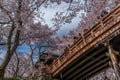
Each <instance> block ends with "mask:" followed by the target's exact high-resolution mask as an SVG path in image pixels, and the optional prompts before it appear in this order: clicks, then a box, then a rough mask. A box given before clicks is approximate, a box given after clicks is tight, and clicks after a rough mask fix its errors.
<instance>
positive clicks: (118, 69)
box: [108, 43, 120, 80]
mask: <svg viewBox="0 0 120 80" xmlns="http://www.w3.org/2000/svg"><path fill="white" fill-rule="evenodd" d="M108 52H109V55H110V59H111V62H112V65H113V69H114V71H115V74H116V78H117V80H120V67H119V61H118V59H117V57H116V55H115V54H116V53H115V52H116V51H115V50H114V49H113V47H112V45H110V44H109V43H108Z"/></svg>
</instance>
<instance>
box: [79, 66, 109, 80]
mask: <svg viewBox="0 0 120 80" xmlns="http://www.w3.org/2000/svg"><path fill="white" fill-rule="evenodd" d="M107 65H109V64H104V65H101V66H100V67H98V68H96V69H94V71H92V72H90V73H88V74H87V75H85V76H83V77H82V78H80V80H84V79H85V78H87V77H88V76H90V75H91V74H93V73H95V72H97V71H98V70H100V69H102V68H104V67H106V66H107Z"/></svg>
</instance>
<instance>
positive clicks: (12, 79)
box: [0, 78, 20, 80]
mask: <svg viewBox="0 0 120 80" xmlns="http://www.w3.org/2000/svg"><path fill="white" fill-rule="evenodd" d="M0 80H20V79H18V78H4V79H0Z"/></svg>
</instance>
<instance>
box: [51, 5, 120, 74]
mask: <svg viewBox="0 0 120 80" xmlns="http://www.w3.org/2000/svg"><path fill="white" fill-rule="evenodd" d="M118 22H120V5H119V6H117V7H116V8H115V9H114V10H113V11H112V12H111V13H109V14H107V15H106V16H105V17H104V18H103V19H102V20H101V21H100V22H98V23H97V24H96V25H95V26H93V27H91V28H90V29H89V30H88V31H87V32H86V33H85V34H84V36H83V37H80V38H79V39H78V41H76V42H75V43H74V44H73V45H71V46H70V48H69V49H67V50H66V51H65V53H64V54H63V55H62V56H60V57H59V58H58V59H57V60H56V61H54V62H53V63H52V65H51V66H50V70H51V73H52V74H53V75H55V74H57V73H58V72H59V71H60V70H62V69H63V68H64V67H66V66H67V65H68V64H69V63H70V62H72V61H73V60H74V59H76V58H77V57H78V56H80V55H81V54H82V53H84V52H85V51H87V50H88V49H89V48H90V47H92V46H94V45H95V44H97V43H98V42H99V41H101V40H103V39H104V38H105V37H107V36H108V35H110V34H111V33H112V32H114V31H115V30H117V29H120V25H118V26H117V25H116V23H118ZM114 25H116V27H114ZM83 38H84V40H85V43H86V44H84V40H83ZM78 51H79V52H78Z"/></svg>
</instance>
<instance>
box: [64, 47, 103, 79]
mask: <svg viewBox="0 0 120 80" xmlns="http://www.w3.org/2000/svg"><path fill="white" fill-rule="evenodd" d="M103 50H105V48H100V49H99V50H97V51H96V52H94V53H91V56H89V57H87V58H86V59H84V60H82V61H81V62H80V63H78V64H77V65H76V66H73V67H72V68H71V69H70V70H68V71H67V72H66V73H65V74H63V77H65V76H67V75H68V74H69V73H70V72H72V71H74V70H75V69H76V68H78V67H79V66H80V65H81V64H83V63H85V62H86V61H88V60H90V59H91V58H92V57H93V56H95V55H96V54H99V53H100V52H101V51H103Z"/></svg>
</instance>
